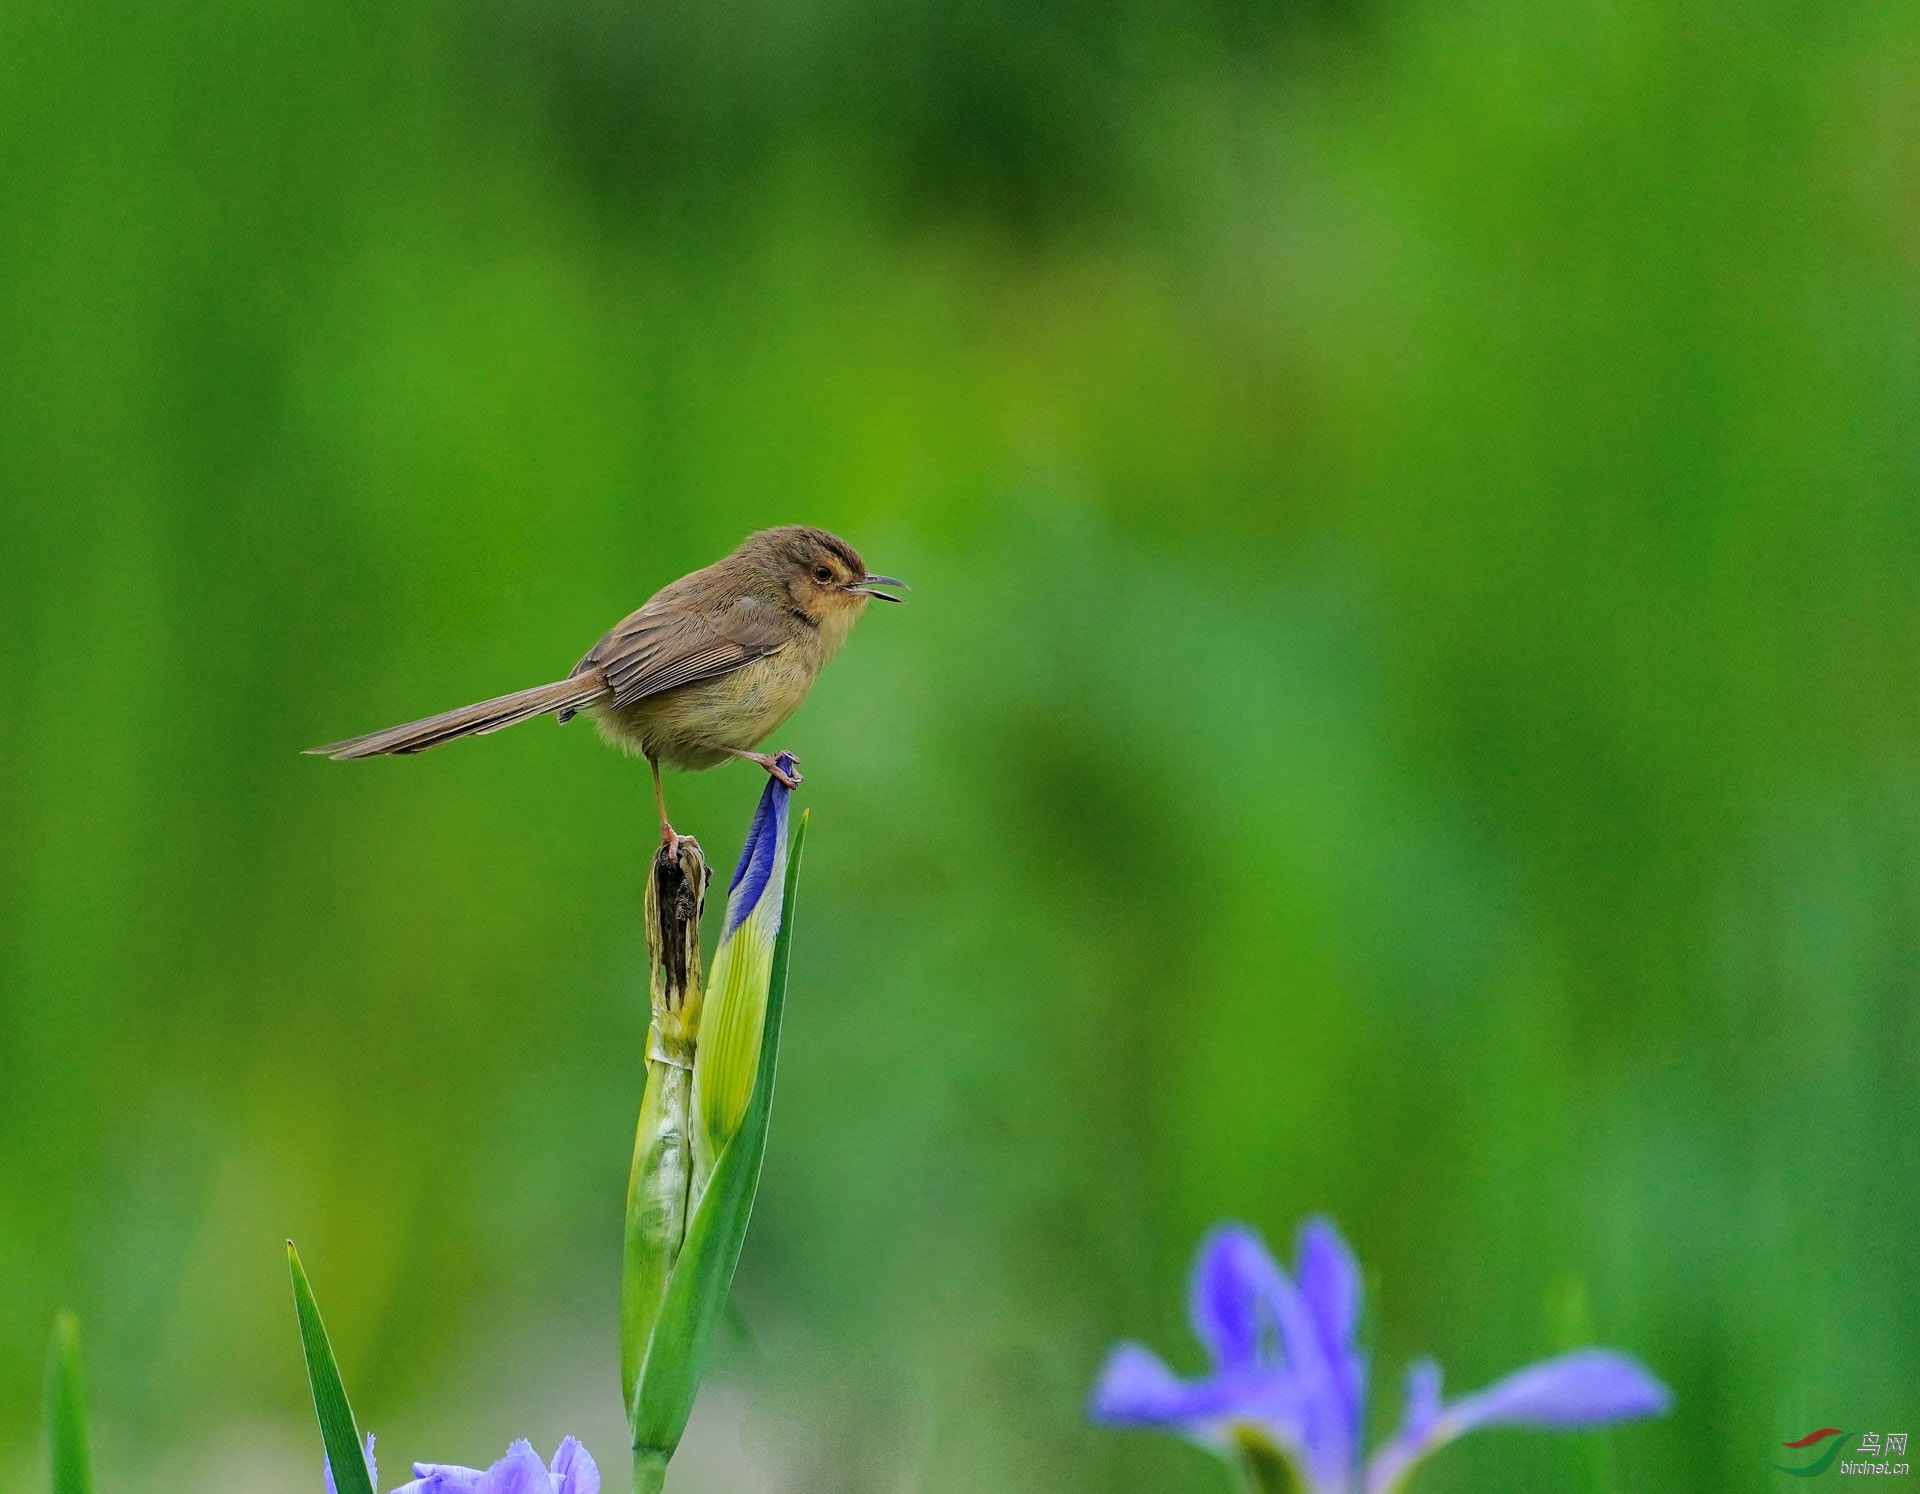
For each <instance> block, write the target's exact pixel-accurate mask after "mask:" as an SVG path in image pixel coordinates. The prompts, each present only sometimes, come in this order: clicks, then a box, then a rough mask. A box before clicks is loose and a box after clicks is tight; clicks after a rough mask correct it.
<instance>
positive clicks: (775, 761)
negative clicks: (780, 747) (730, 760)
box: [733, 747, 806, 789]
mask: <svg viewBox="0 0 1920 1494" xmlns="http://www.w3.org/2000/svg"><path fill="white" fill-rule="evenodd" d="M733 755H734V756H735V757H738V758H743V759H744V760H746V761H747V762H750V763H758V764H759V765H760V766H761V767H763V768H765V769H766V770H767V776H768V777H769V778H777V779H779V780H780V781H781V782H782V783H784V784H785V785H786V786H787V787H788V788H790V789H797V788H799V787H800V785H801V784H802V783H804V782H806V779H805V777H804V776H803V775H802V774H801V772H800V759H799V758H797V757H795V756H794V755H793V754H792V753H791V752H772V753H769V752H742V751H741V750H740V749H739V748H737V747H736V748H734V749H733ZM783 758H784V759H785V760H786V761H787V762H789V763H791V764H793V766H792V767H791V768H787V767H783V766H782V765H781V759H783Z"/></svg>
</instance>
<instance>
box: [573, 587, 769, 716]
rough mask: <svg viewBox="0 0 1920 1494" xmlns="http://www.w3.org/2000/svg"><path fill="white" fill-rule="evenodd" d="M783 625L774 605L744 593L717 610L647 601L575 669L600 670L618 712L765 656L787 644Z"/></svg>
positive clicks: (583, 670)
mask: <svg viewBox="0 0 1920 1494" xmlns="http://www.w3.org/2000/svg"><path fill="white" fill-rule="evenodd" d="M784 623H785V619H783V618H782V617H781V615H780V613H779V611H778V610H777V609H776V608H775V607H774V606H773V604H772V603H770V602H766V601H763V600H762V599H761V598H759V597H751V596H750V597H743V598H741V599H740V600H739V601H737V602H735V603H734V604H733V605H732V606H731V607H726V608H722V609H720V610H718V611H704V610H703V611H694V610H691V609H689V608H685V607H678V606H673V605H664V606H663V605H660V604H659V603H649V604H648V605H647V606H645V607H642V608H641V609H640V610H639V611H638V612H636V613H634V614H633V616H632V617H629V618H628V619H626V621H624V622H622V623H620V624H619V625H618V626H616V627H615V628H614V629H613V631H612V632H610V633H608V634H607V636H606V637H605V638H602V639H601V640H600V641H599V642H598V643H596V644H595V645H594V646H593V649H592V650H591V652H589V653H588V654H587V656H586V658H584V659H582V660H581V661H580V663H579V666H578V667H577V668H576V669H575V670H574V673H575V674H583V673H585V672H586V671H587V670H589V669H598V670H599V671H600V673H601V675H602V676H603V677H604V678H605V680H606V682H607V688H608V689H610V690H612V691H613V700H612V702H611V704H612V706H613V709H615V710H619V709H620V708H621V707H622V706H630V705H632V704H633V703H634V702H635V701H637V700H645V699H646V698H647V697H648V696H649V695H658V694H660V693H661V692H662V691H663V690H671V689H673V688H674V687H675V686H677V685H690V684H692V683H693V682H694V681H696V680H710V679H713V678H715V677H716V676H718V675H722V674H728V673H731V672H732V671H733V670H736V669H738V668H740V667H741V666H742V665H745V664H751V663H752V662H753V661H754V660H755V659H764V658H765V657H766V656H767V655H768V654H771V653H775V652H777V651H778V650H779V649H780V648H782V647H783V646H784V645H785V643H786V629H785V626H783V624H784Z"/></svg>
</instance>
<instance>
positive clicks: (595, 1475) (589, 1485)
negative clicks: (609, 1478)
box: [552, 1437, 600, 1494]
mask: <svg viewBox="0 0 1920 1494" xmlns="http://www.w3.org/2000/svg"><path fill="white" fill-rule="evenodd" d="M552 1471H553V1494H600V1470H599V1469H598V1468H597V1467H595V1466H594V1462H593V1456H592V1455H591V1454H590V1453H589V1452H588V1451H587V1450H586V1449H585V1448H584V1447H582V1446H581V1445H580V1443H579V1441H578V1440H577V1439H576V1438H573V1437H569V1438H567V1440H566V1441H564V1442H562V1443H561V1444H560V1451H558V1452H557V1453H555V1454H554V1455H553V1470H552Z"/></svg>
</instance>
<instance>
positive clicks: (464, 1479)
mask: <svg viewBox="0 0 1920 1494" xmlns="http://www.w3.org/2000/svg"><path fill="white" fill-rule="evenodd" d="M413 1475H414V1476H413V1482H412V1483H410V1484H403V1485H402V1486H401V1487H400V1488H398V1489H395V1490H394V1491H393V1494H600V1470H599V1469H598V1468H596V1467H594V1465H593V1458H592V1457H591V1456H590V1455H589V1454H588V1452H587V1450H586V1449H585V1448H584V1447H582V1446H581V1445H580V1444H579V1443H578V1442H577V1441H575V1440H574V1439H573V1438H572V1437H569V1438H567V1440H566V1441H564V1442H562V1443H561V1444H560V1450H559V1451H558V1452H556V1453H555V1454H554V1455H553V1466H552V1467H548V1466H547V1465H546V1464H545V1463H542V1462H541V1461H540V1454H538V1453H537V1452H535V1451H534V1450H533V1444H532V1443H530V1442H527V1441H525V1440H524V1439H523V1440H521V1441H519V1442H516V1443H514V1444H513V1446H512V1447H510V1448H508V1449H507V1455H506V1456H505V1457H504V1458H502V1459H501V1460H500V1461H499V1462H497V1463H495V1464H494V1465H493V1466H492V1467H491V1468H487V1469H484V1470H483V1469H479V1468H456V1467H454V1466H453V1465H451V1464H448V1463H415V1464H414V1465H413Z"/></svg>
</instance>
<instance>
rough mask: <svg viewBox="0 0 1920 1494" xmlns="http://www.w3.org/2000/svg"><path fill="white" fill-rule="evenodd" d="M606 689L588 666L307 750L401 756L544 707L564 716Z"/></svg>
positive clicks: (336, 756)
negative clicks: (560, 677)
mask: <svg viewBox="0 0 1920 1494" xmlns="http://www.w3.org/2000/svg"><path fill="white" fill-rule="evenodd" d="M606 693H607V684H606V681H605V680H603V679H602V678H601V677H600V672H599V671H598V670H597V669H596V670H590V671H589V672H588V673H586V674H582V675H576V676H574V677H573V678H571V679H564V680H556V681H555V682H554V683H553V684H551V685H535V686H534V687H533V688H532V689H531V690H516V691H515V692H514V693H513V694H511V695H502V696H499V697H498V698H496V699H494V700H483V701H480V702H479V703H478V704H476V705H470V706H461V707H460V709H459V710H457V711H442V712H441V713H440V714H439V715H438V716H429V717H427V718H426V719H425V720H424V721H409V722H407V724H406V725H404V726H389V727H388V728H387V729H386V730H384V731H370V732H368V733H367V734H366V735H365V736H364V737H349V738H348V739H347V740H346V741H344V742H330V743H328V744H327V745H326V746H325V747H309V748H308V749H307V751H308V753H309V754H311V755H313V756H316V757H330V758H332V759H333V760H334V761H335V762H343V761H346V760H347V759H350V758H356V757H382V756H388V755H391V756H395V757H404V756H406V755H407V754H409V753H413V752H425V751H426V750H427V749H428V748H429V747H438V746H439V745H440V744H441V743H442V742H451V741H453V740H455V739H456V738H458V737H484V736H485V735H486V734H487V733H488V732H491V731H499V730H500V729H501V728H502V727H506V726H517V725H518V724H519V723H520V722H522V721H531V720H532V719H533V718H534V717H535V716H544V715H546V714H547V713H548V712H549V711H556V712H564V713H565V716H571V715H572V714H573V713H574V712H575V711H577V710H579V709H580V707H582V706H584V705H589V704H591V703H592V702H593V701H594V700H595V699H596V698H598V697H599V696H602V695H604V694H606ZM565 716H563V717H562V719H563V720H564V719H565Z"/></svg>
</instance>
